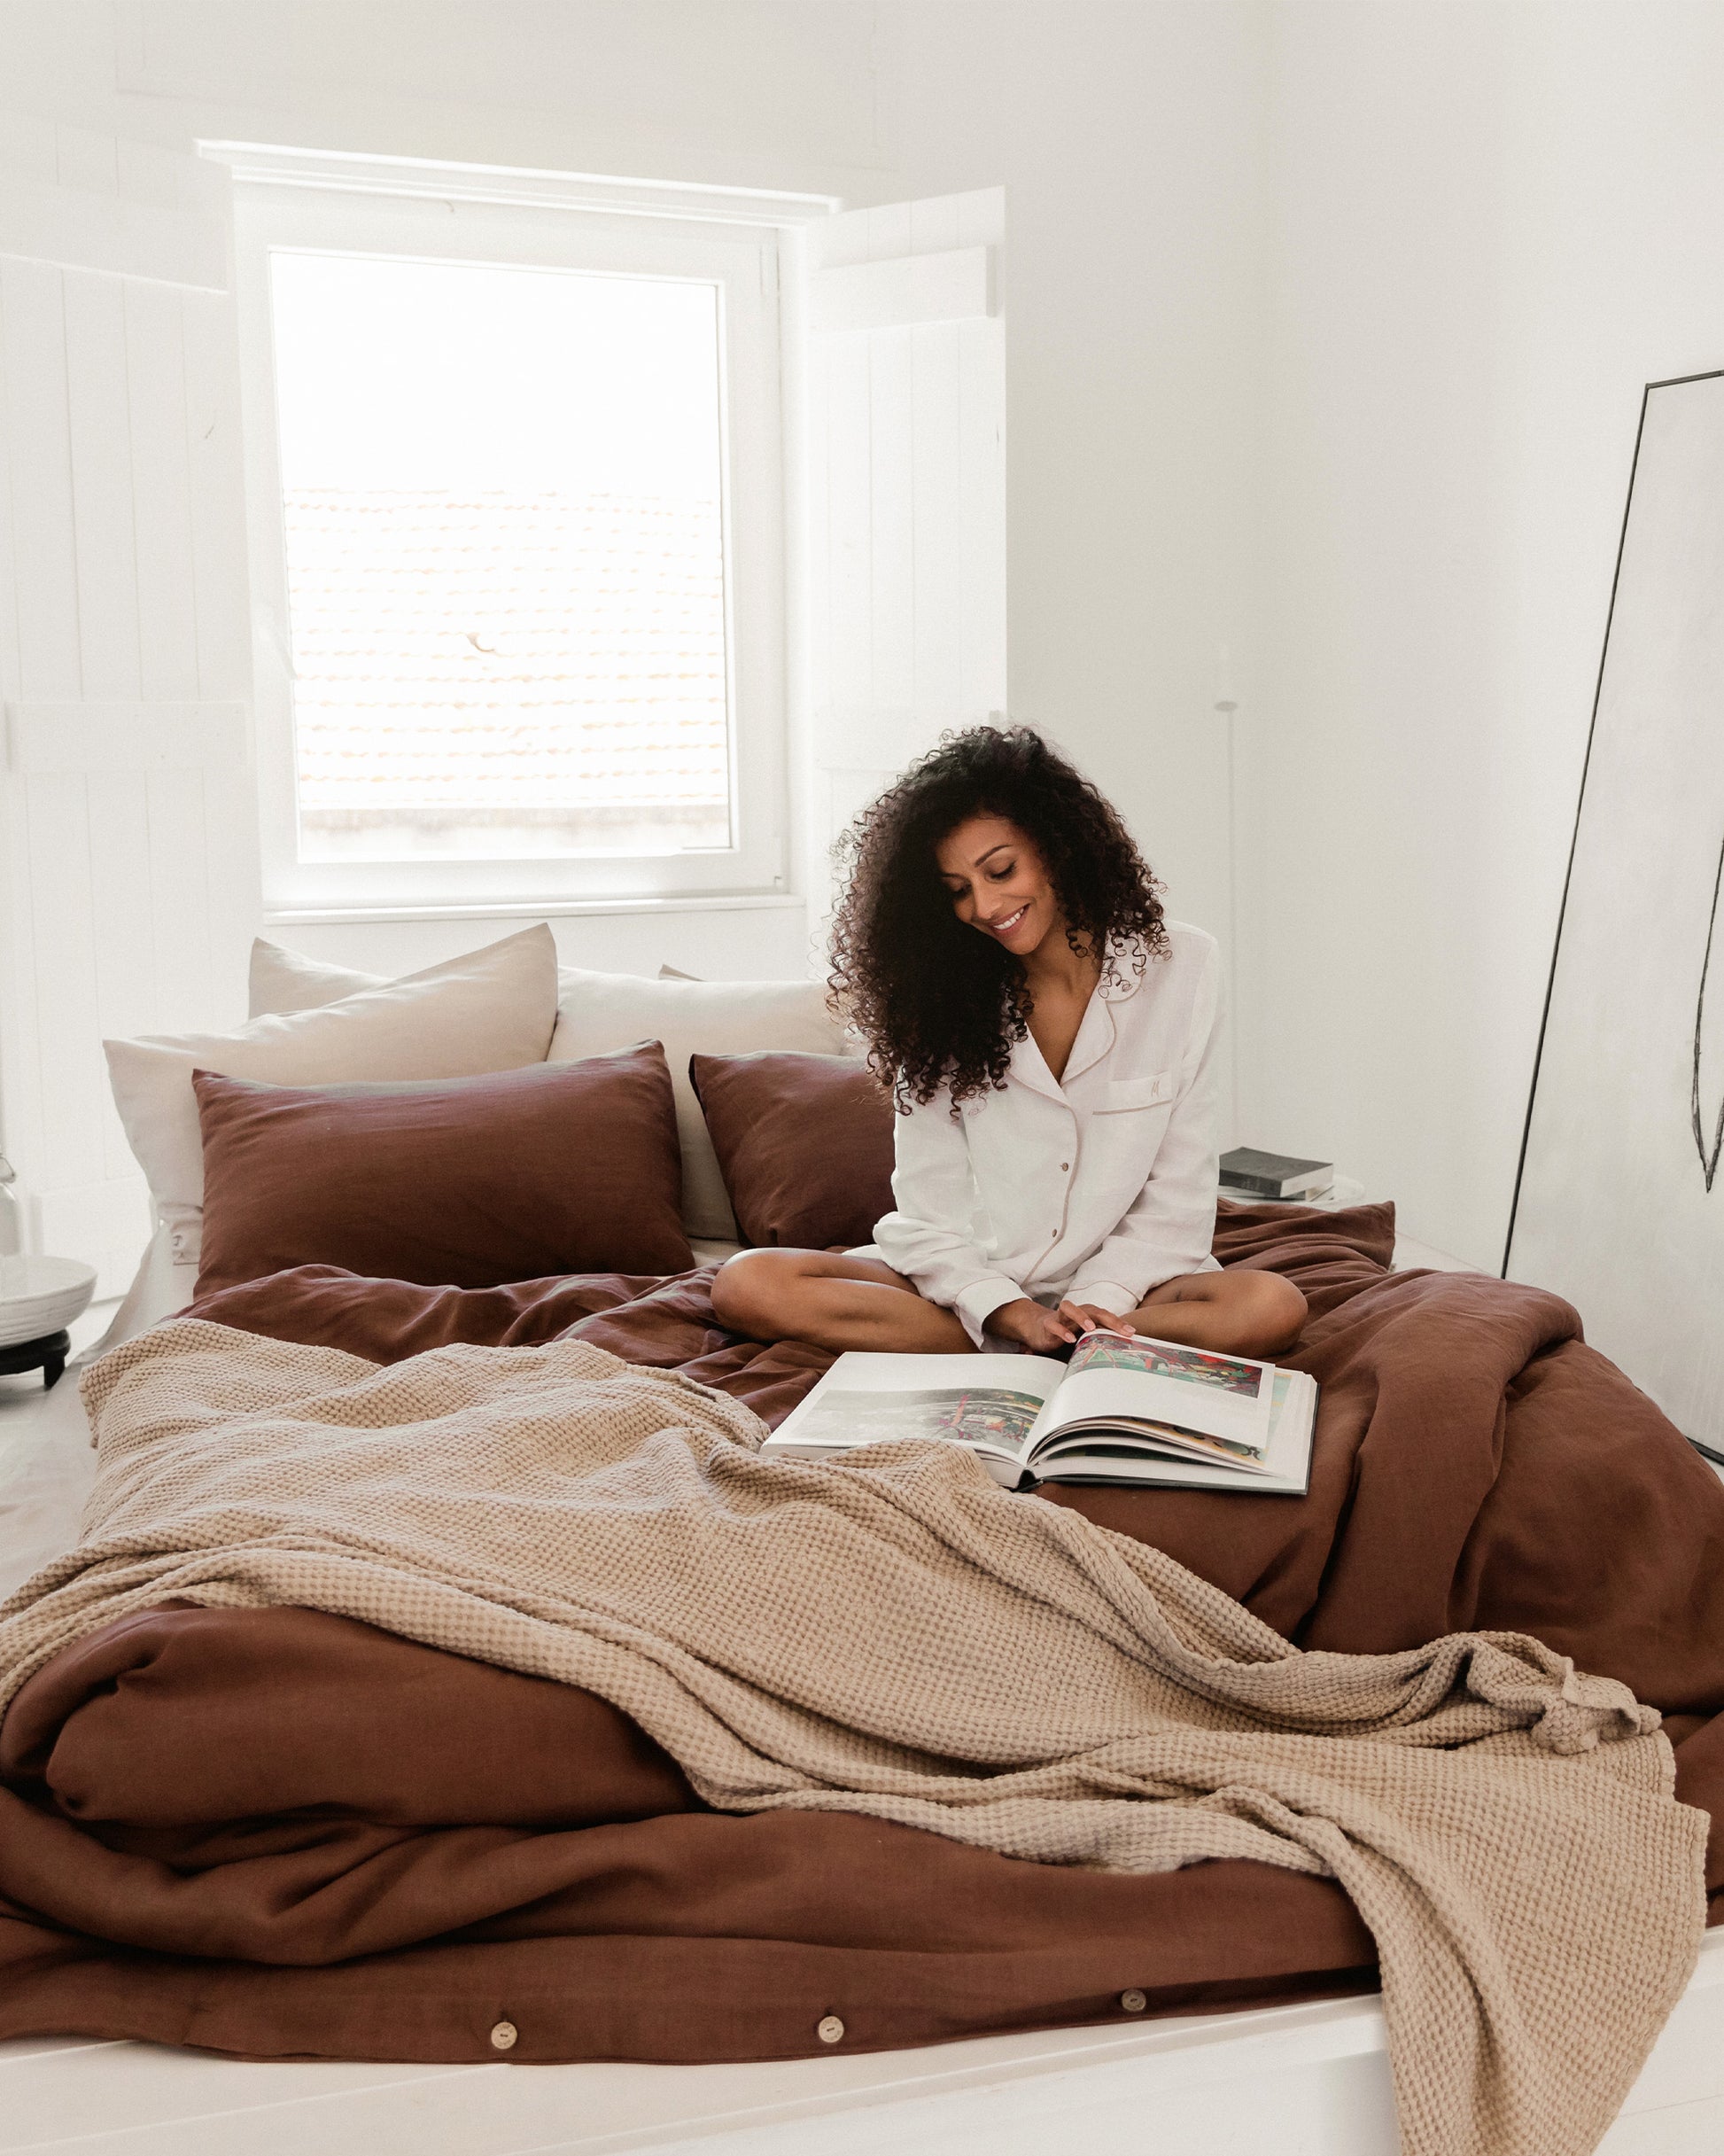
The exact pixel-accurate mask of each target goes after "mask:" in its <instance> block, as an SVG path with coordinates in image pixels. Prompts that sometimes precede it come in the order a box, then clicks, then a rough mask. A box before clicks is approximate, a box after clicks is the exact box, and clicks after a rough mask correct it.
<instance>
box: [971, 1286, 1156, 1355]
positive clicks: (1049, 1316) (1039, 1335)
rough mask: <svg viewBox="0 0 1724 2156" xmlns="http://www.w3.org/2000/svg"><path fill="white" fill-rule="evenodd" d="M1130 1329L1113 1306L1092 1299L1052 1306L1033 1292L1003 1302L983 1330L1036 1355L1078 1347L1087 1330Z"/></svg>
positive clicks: (1111, 1330) (1124, 1331) (1125, 1331)
mask: <svg viewBox="0 0 1724 2156" xmlns="http://www.w3.org/2000/svg"><path fill="white" fill-rule="evenodd" d="M1098 1328H1099V1329H1101V1330H1102V1331H1104V1332H1115V1333H1129V1332H1130V1330H1131V1327H1130V1323H1129V1322H1128V1321H1127V1320H1126V1319H1123V1318H1117V1317H1115V1316H1114V1312H1112V1311H1111V1310H1101V1309H1099V1308H1098V1307H1096V1306H1095V1305H1094V1304H1088V1303H1062V1304H1060V1307H1059V1309H1058V1310H1048V1309H1046V1308H1044V1305H1043V1304H1040V1303H1037V1302H1036V1301H1035V1300H1034V1299H1033V1298H1032V1297H1031V1296H1019V1297H1018V1299H1017V1301H1016V1302H1015V1303H1002V1304H1000V1306H999V1308H998V1310H997V1311H995V1312H993V1313H992V1314H991V1316H990V1318H989V1319H988V1320H987V1322H986V1324H985V1326H984V1327H983V1328H982V1329H983V1330H984V1331H986V1332H990V1333H992V1334H994V1335H997V1336H998V1338H999V1339H1001V1340H1015V1341H1016V1342H1017V1343H1018V1344H1019V1345H1020V1346H1021V1347H1025V1348H1028V1349H1029V1352H1030V1353H1031V1354H1032V1355H1052V1354H1054V1353H1056V1352H1057V1351H1058V1350H1060V1348H1069V1347H1075V1346H1076V1343H1078V1341H1080V1340H1081V1339H1082V1338H1083V1335H1084V1334H1085V1333H1091V1332H1094V1331H1096V1330H1097V1329H1098Z"/></svg>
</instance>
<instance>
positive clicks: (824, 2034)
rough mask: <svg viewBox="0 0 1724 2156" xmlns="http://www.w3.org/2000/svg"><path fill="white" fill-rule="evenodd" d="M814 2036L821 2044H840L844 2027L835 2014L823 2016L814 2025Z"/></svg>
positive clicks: (842, 2039)
mask: <svg viewBox="0 0 1724 2156" xmlns="http://www.w3.org/2000/svg"><path fill="white" fill-rule="evenodd" d="M814 2034H815V2035H817V2036H818V2037H819V2040H820V2042H821V2043H843V2041H844V2025H843V2022H842V2021H841V2020H839V2019H838V2017H837V2015H836V2014H835V2013H829V2014H824V2015H822V2016H821V2018H820V2020H818V2021H817V2022H816V2023H815V2024H814Z"/></svg>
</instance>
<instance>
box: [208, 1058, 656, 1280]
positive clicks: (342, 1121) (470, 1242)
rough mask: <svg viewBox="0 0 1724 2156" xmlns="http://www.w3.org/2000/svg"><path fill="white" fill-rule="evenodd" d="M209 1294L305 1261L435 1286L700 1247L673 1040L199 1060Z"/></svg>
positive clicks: (615, 1266)
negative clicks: (446, 1062)
mask: <svg viewBox="0 0 1724 2156" xmlns="http://www.w3.org/2000/svg"><path fill="white" fill-rule="evenodd" d="M191 1082H192V1086H193V1088H194V1090H195V1092H196V1094H197V1096H198V1118H199V1121H200V1123H201V1124H202V1126H203V1138H204V1178H205V1197H204V1247H203V1267H202V1270H201V1272H200V1273H198V1294H199V1295H200V1296H206V1295H210V1294H213V1293H214V1292H215V1290H217V1289H218V1288H233V1287H237V1286H238V1285H240V1283H242V1282H243V1281H245V1280H260V1279H261V1278H262V1277H263V1276H264V1275H265V1274H267V1273H280V1272H283V1271H284V1270H285V1269H286V1268H287V1267H289V1266H291V1265H339V1266H341V1267H342V1268H344V1269H345V1270H346V1271H347V1272H349V1273H366V1274H369V1275H371V1276H372V1277H373V1278H377V1279H384V1280H413V1281H417V1282H419V1283H420V1284H422V1285H423V1286H425V1287H445V1286H447V1287H454V1288H494V1287H498V1286H500V1285H501V1284H502V1283H504V1282H506V1281H509V1280H540V1279H542V1278H544V1277H545V1276H546V1275H547V1274H551V1273H682V1272H686V1271H687V1269H688V1268H689V1267H690V1266H691V1265H693V1264H694V1262H695V1256H694V1252H693V1251H692V1250H691V1249H689V1248H688V1238H687V1235H685V1234H684V1233H683V1230H682V1222H681V1218H680V1207H681V1202H682V1156H681V1153H680V1148H679V1147H678V1143H677V1122H676V1104H675V1099H674V1096H673V1095H672V1091H671V1073H670V1070H669V1069H668V1067H667V1066H666V1064H665V1061H664V1049H663V1048H662V1047H660V1046H659V1045H658V1043H657V1042H656V1040H654V1041H648V1042H644V1043H643V1044H641V1046H640V1047H633V1048H621V1049H617V1050H616V1051H615V1052H614V1053H612V1054H610V1055H592V1056H587V1057H586V1058H584V1059H583V1060H581V1061H580V1062H570V1063H530V1064H528V1065H527V1066H526V1067H525V1068H524V1069H522V1070H500V1071H497V1072H494V1073H491V1074H487V1075H486V1076H484V1077H480V1078H421V1079H412V1080H407V1081H402V1082H400V1083H394V1084H389V1083H369V1084H348V1085H335V1086H268V1085H264V1084H261V1083H260V1082H258V1081H257V1080H255V1079H251V1078H221V1077H218V1076H217V1075H216V1074H215V1073H214V1071H210V1070H198V1071H196V1072H194V1073H193V1076H192V1081H191Z"/></svg>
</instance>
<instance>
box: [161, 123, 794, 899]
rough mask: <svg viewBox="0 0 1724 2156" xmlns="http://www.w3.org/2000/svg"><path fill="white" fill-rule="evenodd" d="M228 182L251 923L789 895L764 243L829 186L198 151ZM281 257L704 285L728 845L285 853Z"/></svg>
mask: <svg viewBox="0 0 1724 2156" xmlns="http://www.w3.org/2000/svg"><path fill="white" fill-rule="evenodd" d="M200 147H201V148H202V150H203V152H204V154H205V155H206V156H208V157H212V158H214V159H217V160H220V161H221V162H223V163H226V164H228V165H229V167H231V168H232V172H233V177H234V183H235V187H234V193H235V202H234V209H235V220H234V222H235V292H236V298H237V307H238V319H239V337H240V354H241V370H242V378H243V386H244V407H245V475H246V495H247V525H248V533H249V546H250V557H251V562H250V565H251V585H252V619H253V653H254V665H255V673H254V697H255V742H256V758H257V773H258V791H259V813H260V851H261V868H262V876H263V898H264V907H265V913H266V917H267V918H274V919H277V920H279V919H283V918H290V917H291V918H294V919H299V920H304V919H306V918H307V917H311V918H319V917H321V918H329V919H339V918H343V917H345V918H348V919H352V918H353V917H355V916H356V915H357V916H361V917H365V918H372V919H376V918H379V917H385V918H386V917H391V916H394V917H400V916H411V915H439V914H449V913H461V914H483V913H485V912H500V913H501V912H507V913H518V912H522V911H526V910H534V911H538V910H542V911H547V912H556V911H586V910H589V909H593V908H595V907H608V906H612V905H617V904H623V905H631V904H639V903H641V902H645V903H648V904H664V903H666V902H694V903H696V904H698V903H699V902H701V901H702V900H706V901H708V902H713V901H719V902H721V901H723V900H726V899H732V900H734V899H742V898H748V897H757V896H761V895H773V894H784V893H786V892H787V891H788V887H789V883H790V876H791V860H792V845H793V837H794V834H793V831H792V829H791V813H790V798H791V792H790V771H789V765H790V742H789V713H790V704H791V701H792V697H791V682H792V679H793V676H794V673H795V672H796V669H795V667H794V666H793V665H792V664H791V653H790V649H789V645H790V642H791V641H792V638H791V630H792V623H791V621H790V619H789V608H788V602H787V574H788V567H789V564H791V563H792V561H793V560H794V558H795V553H796V538H797V535H796V533H795V531H794V529H793V528H792V529H789V530H787V524H788V523H790V522H791V521H792V520H791V518H789V517H788V515H787V510H788V509H789V508H790V506H791V505H793V504H794V503H795V502H796V500H797V499H798V485H797V481H798V474H797V473H796V471H795V469H794V464H795V452H796V429H795V426H794V424H788V423H789V422H790V421H791V420H792V418H793V415H794V407H795V401H796V399H795V385H796V362H795V356H794V354H793V353H790V352H788V350H787V338H786V326H787V325H786V324H785V323H783V322H781V320H780V304H779V295H780V288H781V285H782V284H783V282H784V278H783V276H782V275H781V274H780V252H781V251H782V252H784V253H786V254H787V255H788V258H789V260H790V261H791V262H792V263H793V262H794V261H795V258H796V248H795V246H794V244H793V245H790V246H789V247H788V248H783V249H782V250H781V243H782V242H785V241H787V240H790V239H791V237H792V235H793V234H794V233H795V232H796V230H797V228H799V227H801V226H802V225H804V224H805V223H806V222H808V221H810V220H811V219H812V218H816V217H824V216H827V215H828V214H830V213H831V212H832V211H833V210H834V209H835V207H836V204H835V202H834V201H833V200H832V199H831V198H828V197H824V196H820V197H815V196H785V195H777V194H766V193H764V192H761V193H756V192H752V191H741V190H728V189H716V188H699V187H680V186H659V185H656V184H654V183H642V182H637V181H609V180H602V179H597V178H592V177H588V176H586V175H571V174H557V173H540V172H525V171H516V170H509V169H505V168H498V167H473V166H453V165H441V164H435V163H429V162H422V161H420V160H409V159H384V158H360V157H351V156H345V155H341V154H329V153H309V152H294V151H285V150H276V149H268V148H260V147H259V146H256V145H249V144H202V145H200ZM277 249H299V250H308V251H315V252H318V253H363V254H378V255H384V256H391V257H394V258H396V259H408V260H420V261H461V262H508V263H518V264H522V265H525V266H536V267H547V268H560V269H575V270H582V269H585V270H596V271H600V272H608V273H610V274H615V275H625V276H626V275H637V276H671V277H677V276H687V277H689V278H692V279H695V280H698V281H701V282H703V283H713V284H718V286H719V291H720V312H721V319H722V323H723V335H722V342H721V350H720V366H721V369H722V373H723V385H724V393H725V412H726V438H725V440H724V443H723V446H722V447H723V455H724V494H725V588H726V651H727V664H728V673H729V681H728V688H729V697H730V711H731V721H732V723H731V798H732V804H733V818H732V844H730V845H729V846H728V847H723V848H711V849H706V848H703V849H699V850H692V849H691V850H689V851H686V852H674V853H668V854H659V855H643V854H620V853H619V854H586V855H582V856H579V857H575V858H571V859H565V860H556V859H545V860H501V861H468V860H442V861H376V862H372V861H328V862H326V861H302V860H299V848H298V813H297V800H296V780H295V758H294V745H293V706H292V680H291V642H290V636H289V625H288V612H287V574H286V557H285V547H284V540H283V495H282V486H281V475H280V466H279V457H278V451H277V443H276V393H275V379H274V339H273V333H272V327H271V320H270V300H269V257H270V254H271V253H272V252H274V251H276V250H277Z"/></svg>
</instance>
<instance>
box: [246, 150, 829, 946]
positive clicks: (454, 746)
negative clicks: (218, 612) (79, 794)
mask: <svg viewBox="0 0 1724 2156" xmlns="http://www.w3.org/2000/svg"><path fill="white" fill-rule="evenodd" d="M266 154H267V153H266ZM414 169H415V172H416V173H417V174H418V175H420V178H421V182H422V184H423V185H430V184H432V181H431V179H429V178H426V177H425V175H435V174H436V173H437V171H438V169H439V168H436V167H415V168H414ZM343 176H344V175H342V174H341V173H340V171H339V170H337V172H336V173H335V174H334V175H333V177H331V176H330V175H323V176H322V179H321V181H320V183H318V184H315V185H310V184H303V183H292V182H295V181H296V180H297V179H299V178H300V177H302V175H295V174H294V173H293V172H291V170H290V171H289V172H287V173H283V172H279V171H277V172H273V173H271V174H269V175H268V178H267V180H260V179H259V178H257V177H256V176H255V175H248V173H247V172H246V170H245V167H244V166H243V165H242V166H240V167H239V168H238V169H237V173H236V178H237V182H238V184H237V190H236V199H237V238H238V284H239V296H240V303H241V310H242V314H241V320H242V338H243V355H244V362H245V384H246V393H247V394H246V427H247V442H248V455H247V470H248V484H249V492H250V495H251V502H250V509H251V531H252V576H253V607H254V613H255V617H256V622H257V636H256V658H257V706H258V762H259V784H260V809H261V820H262V830H263V872H264V884H265V899H266V904H267V905H268V907H269V908H270V909H271V910H272V911H274V912H277V913H279V912H282V911H283V910H286V911H312V912H316V911H320V910H321V911H333V912H344V911H352V910H362V911H369V910H380V911H384V912H390V911H397V910H403V909H405V910H416V909H421V908H424V909H431V910H442V909H444V908H447V907H475V908H478V909H484V908H485V907H487V906H496V905H509V904H520V905H539V904H546V905H555V904H557V903H580V902H582V901H585V900H594V901H601V900H608V899H633V898H642V899H651V898H688V897H698V896H702V895H714V896H716V895H721V894H727V893H746V892H758V891H773V890H780V889H782V888H783V887H784V885H785V883H786V880H787V844H788V832H787V819H786V802H785V792H786V773H785V763H786V758H785V686H784V684H785V674H786V666H785V656H784V642H785V616H784V558H785V542H784V533H783V502H784V462H783V447H782V424H781V416H780V352H779V322H778V304H777V291H778V276H777V253H778V240H779V233H778V230H777V229H776V226H775V224H767V223H765V222H731V221H729V220H728V219H727V218H725V217H721V216H717V215H714V214H711V206H703V205H698V204H696V205H695V207H696V208H697V209H701V210H703V213H704V214H696V215H681V214H663V213H662V212H661V213H660V214H630V213H628V212H627V211H618V210H613V209H608V208H607V209H595V208H593V207H591V206H588V205H586V204H584V203H582V202H580V201H579V200H578V199H576V200H571V199H567V198H563V197H558V198H555V199H550V200H547V201H544V202H535V201H524V202H523V201H516V200H507V201H498V200H494V199H472V198H467V197H465V196H463V195H462V194H461V193H460V192H458V191H457V192H454V193H453V194H439V195H438V196H437V197H435V198H432V197H431V196H429V195H427V194H424V193H423V192H421V193H408V194H402V195H399V196H395V195H379V194H376V193H371V192H369V191H362V190H361V189H360V188H358V187H347V186H343V185H342V184H340V181H341V179H342V177H343ZM521 176H522V177H524V178H530V177H532V175H521ZM540 176H541V177H544V176H546V175H540ZM550 176H552V177H554V176H555V175H550ZM284 180H285V181H288V182H290V183H286V184H284V183H283V181H284ZM439 184H441V185H444V186H454V184H455V182H454V177H452V176H451V177H446V178H445V179H444V180H443V181H442V182H440V183H439ZM529 192H531V191H530V190H529ZM552 192H553V193H555V191H552ZM567 192H568V189H567V188H566V186H565V189H564V195H566V194H567ZM672 207H673V208H675V207H677V205H673V206H672ZM820 207H824V205H820ZM760 214H761V216H762V217H763V219H764V218H765V217H766V216H769V215H770V216H773V217H774V218H776V217H778V216H779V215H780V214H781V213H780V212H779V211H778V210H776V209H773V208H770V207H768V208H764V209H763V210H762V211H761V213H760Z"/></svg>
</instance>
